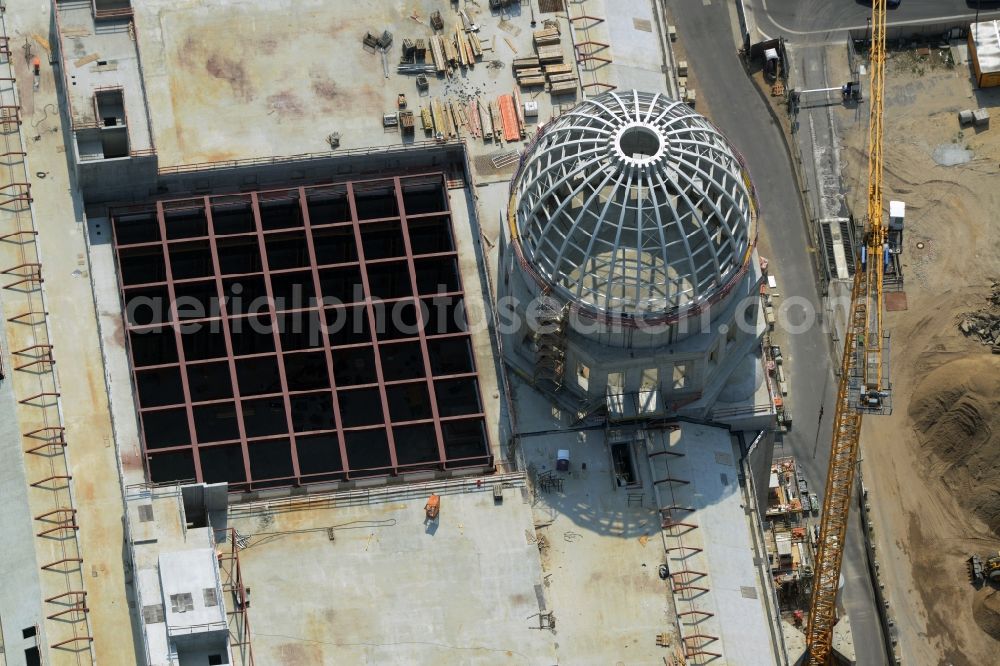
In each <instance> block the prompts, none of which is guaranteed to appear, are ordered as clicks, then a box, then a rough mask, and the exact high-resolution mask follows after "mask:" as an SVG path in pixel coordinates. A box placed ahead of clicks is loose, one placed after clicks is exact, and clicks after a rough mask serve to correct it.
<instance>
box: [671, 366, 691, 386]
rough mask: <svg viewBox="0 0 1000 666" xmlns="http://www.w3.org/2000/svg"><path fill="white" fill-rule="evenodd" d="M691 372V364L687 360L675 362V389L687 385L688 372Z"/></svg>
mask: <svg viewBox="0 0 1000 666" xmlns="http://www.w3.org/2000/svg"><path fill="white" fill-rule="evenodd" d="M690 372H691V364H690V363H689V362H687V361H678V362H676V363H674V389H675V390H678V389H683V388H686V387H687V383H688V374H689V373H690Z"/></svg>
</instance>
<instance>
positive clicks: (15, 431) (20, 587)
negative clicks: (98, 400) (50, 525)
mask: <svg viewBox="0 0 1000 666" xmlns="http://www.w3.org/2000/svg"><path fill="white" fill-rule="evenodd" d="M9 350H10V347H9V346H8V344H7V336H6V335H5V333H4V329H3V327H2V326H0V356H2V360H0V362H2V364H3V367H4V369H5V370H6V371H7V372H8V373H9V372H11V357H10V355H9ZM23 456H24V453H23V452H22V446H21V431H20V427H19V424H18V419H17V410H16V401H15V399H14V393H13V390H12V387H11V382H10V380H9V379H0V534H2V535H3V538H0V581H3V584H0V645H2V646H3V648H4V651H3V658H4V659H6V664H7V665H9V666H20V665H21V664H24V663H26V662H25V657H24V650H25V648H30V647H33V646H35V645H36V644H41V645H45V641H46V638H45V627H44V622H43V621H42V620H43V618H44V614H43V612H42V594H41V589H42V588H41V584H40V581H39V577H38V561H37V559H36V557H35V543H34V542H35V535H34V533H33V532H32V529H31V528H32V524H33V522H34V521H32V517H31V508H30V506H29V504H28V480H27V477H26V476H25V470H24V458H23ZM35 625H38V635H37V638H36V637H31V638H24V637H23V636H22V633H21V632H22V630H24V629H26V628H29V627H34V626H35Z"/></svg>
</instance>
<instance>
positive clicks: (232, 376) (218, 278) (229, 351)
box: [181, 196, 298, 481]
mask: <svg viewBox="0 0 1000 666" xmlns="http://www.w3.org/2000/svg"><path fill="white" fill-rule="evenodd" d="M202 202H203V205H204V207H205V221H206V224H207V228H208V247H209V250H210V252H211V254H212V268H213V270H214V273H215V292H216V297H217V298H218V299H219V317H220V319H221V320H222V323H221V326H222V338H223V342H224V344H225V347H226V366H227V367H228V368H229V381H230V382H231V383H232V386H233V401H234V405H235V409H236V429H237V432H238V433H239V436H240V449H241V451H242V453H243V469H244V472H245V474H246V478H247V481H249V480H250V478H251V477H250V452H249V451H248V449H247V433H246V425H245V424H244V423H243V401H242V400H241V398H242V395H241V394H240V383H239V377H238V375H237V373H236V357H235V355H234V354H233V336H232V333H231V332H230V330H229V321H228V314H229V305H228V303H227V300H226V290H225V287H224V286H223V284H222V265H221V264H220V263H219V246H218V238H217V236H216V234H215V220H214V219H213V218H212V204H211V200H210V199H209V198H208V197H207V196H206V197H205V198H204V199H203V200H202ZM181 371H182V372H184V370H183V369H182V370H181ZM289 434H290V433H289ZM193 455H198V452H197V451H195V452H194V453H193ZM293 460H295V462H294V463H293V465H297V464H298V460H297V459H296V458H295V457H294V456H293Z"/></svg>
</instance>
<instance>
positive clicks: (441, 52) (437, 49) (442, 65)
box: [431, 35, 448, 73]
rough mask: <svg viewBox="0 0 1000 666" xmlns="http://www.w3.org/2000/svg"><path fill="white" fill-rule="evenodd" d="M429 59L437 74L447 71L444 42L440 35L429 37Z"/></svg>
mask: <svg viewBox="0 0 1000 666" xmlns="http://www.w3.org/2000/svg"><path fill="white" fill-rule="evenodd" d="M431 59H432V60H433V61H434V69H436V70H437V71H438V73H444V72H445V71H447V70H448V60H447V57H446V56H445V40H444V38H443V37H441V35H434V36H433V37H431Z"/></svg>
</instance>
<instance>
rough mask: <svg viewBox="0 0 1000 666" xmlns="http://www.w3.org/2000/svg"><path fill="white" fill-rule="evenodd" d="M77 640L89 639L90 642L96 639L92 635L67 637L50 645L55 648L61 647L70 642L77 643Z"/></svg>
mask: <svg viewBox="0 0 1000 666" xmlns="http://www.w3.org/2000/svg"><path fill="white" fill-rule="evenodd" d="M77 641H87V642H88V643H93V642H94V639H93V638H92V637H90V636H74V637H73V638H67V639H66V640H64V641H59V642H58V643H53V644H52V645H50V646H49V647H50V648H52V649H53V650H58V649H61V648H62V646H64V645H68V644H70V643H75V642H77Z"/></svg>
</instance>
